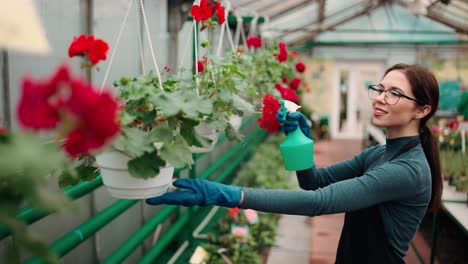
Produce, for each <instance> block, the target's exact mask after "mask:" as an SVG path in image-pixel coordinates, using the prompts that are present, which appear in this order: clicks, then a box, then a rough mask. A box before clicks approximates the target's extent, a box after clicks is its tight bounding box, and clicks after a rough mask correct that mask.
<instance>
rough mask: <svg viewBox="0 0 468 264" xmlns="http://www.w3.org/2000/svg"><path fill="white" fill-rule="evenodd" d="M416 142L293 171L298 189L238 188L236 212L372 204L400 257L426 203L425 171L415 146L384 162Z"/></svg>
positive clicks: (310, 211)
mask: <svg viewBox="0 0 468 264" xmlns="http://www.w3.org/2000/svg"><path fill="white" fill-rule="evenodd" d="M417 138H418V136H412V137H401V138H394V139H387V142H386V145H378V146H373V147H370V148H367V149H365V150H364V151H362V152H361V153H359V154H358V155H357V156H355V157H354V158H352V159H351V160H347V161H344V162H339V163H336V164H334V165H331V166H329V167H325V168H320V169H318V168H312V169H309V170H304V171H298V172H297V178H298V181H299V186H300V187H301V188H302V189H304V190H266V189H252V188H244V201H243V203H242V205H241V208H245V209H247V208H250V209H255V210H259V211H264V212H272V213H281V214H292V215H308V216H316V215H324V214H334V213H343V212H351V211H354V210H359V209H363V208H367V207H371V206H373V205H377V204H378V205H379V210H380V213H381V215H382V219H383V223H384V228H385V234H386V235H387V238H388V241H389V244H390V246H391V247H392V248H393V249H394V250H395V252H396V253H397V255H399V256H400V257H401V258H403V257H404V256H405V255H406V252H407V250H408V246H409V243H410V241H411V239H412V238H413V236H414V234H415V233H416V231H417V229H418V226H419V224H420V222H421V220H422V218H423V217H424V214H425V212H426V209H427V206H428V204H429V201H430V199H431V189H432V187H431V171H430V167H429V164H428V162H427V160H426V156H425V154H424V151H423V149H422V146H421V144H418V145H417V146H416V147H414V148H412V149H410V150H409V151H407V152H405V153H403V154H401V155H399V156H398V157H396V158H395V159H393V160H391V161H389V160H390V159H391V158H392V157H393V156H394V155H395V154H396V153H398V151H399V150H400V149H402V148H403V147H404V146H405V144H406V143H407V142H409V141H411V140H414V139H417ZM382 153H383V155H382ZM376 156H377V157H376ZM375 158H377V160H376V159H375ZM370 163H372V164H370Z"/></svg>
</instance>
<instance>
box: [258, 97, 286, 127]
mask: <svg viewBox="0 0 468 264" xmlns="http://www.w3.org/2000/svg"><path fill="white" fill-rule="evenodd" d="M280 107H281V105H280V103H279V101H278V100H277V99H275V98H274V97H273V96H272V95H271V94H266V95H265V96H264V97H263V100H262V116H261V117H260V118H258V119H257V122H258V123H259V124H260V127H261V128H263V129H265V130H266V131H268V132H270V133H276V132H278V131H279V129H280V123H279V122H278V121H277V120H276V113H277V112H278V109H280Z"/></svg>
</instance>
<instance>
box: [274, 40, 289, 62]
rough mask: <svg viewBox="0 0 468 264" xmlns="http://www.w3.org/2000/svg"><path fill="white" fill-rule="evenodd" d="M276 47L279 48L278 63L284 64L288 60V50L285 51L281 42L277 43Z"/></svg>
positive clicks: (284, 46) (284, 45)
mask: <svg viewBox="0 0 468 264" xmlns="http://www.w3.org/2000/svg"><path fill="white" fill-rule="evenodd" d="M278 47H279V54H278V57H277V59H278V61H279V62H285V61H286V60H288V50H287V49H286V44H284V43H283V42H280V43H278Z"/></svg>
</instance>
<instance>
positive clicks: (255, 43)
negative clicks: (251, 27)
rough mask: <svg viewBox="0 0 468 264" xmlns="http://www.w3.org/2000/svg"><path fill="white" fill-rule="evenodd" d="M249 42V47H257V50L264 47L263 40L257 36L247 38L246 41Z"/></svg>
mask: <svg viewBox="0 0 468 264" xmlns="http://www.w3.org/2000/svg"><path fill="white" fill-rule="evenodd" d="M246 42H247V47H249V48H250V47H255V48H260V47H262V39H261V38H257V37H255V36H250V37H248V38H247V40H246Z"/></svg>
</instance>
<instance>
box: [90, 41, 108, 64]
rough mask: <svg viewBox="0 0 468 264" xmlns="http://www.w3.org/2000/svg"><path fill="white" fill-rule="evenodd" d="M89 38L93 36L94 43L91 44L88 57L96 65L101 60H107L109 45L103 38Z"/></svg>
mask: <svg viewBox="0 0 468 264" xmlns="http://www.w3.org/2000/svg"><path fill="white" fill-rule="evenodd" d="M89 38H91V40H92V44H91V45H90V46H89V50H88V58H89V60H90V61H91V62H92V63H93V64H94V65H96V64H97V63H98V62H99V61H100V60H103V61H104V60H106V58H107V51H108V50H109V45H108V44H107V43H106V42H105V41H103V40H102V39H96V40H95V39H94V36H90V37H89Z"/></svg>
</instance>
